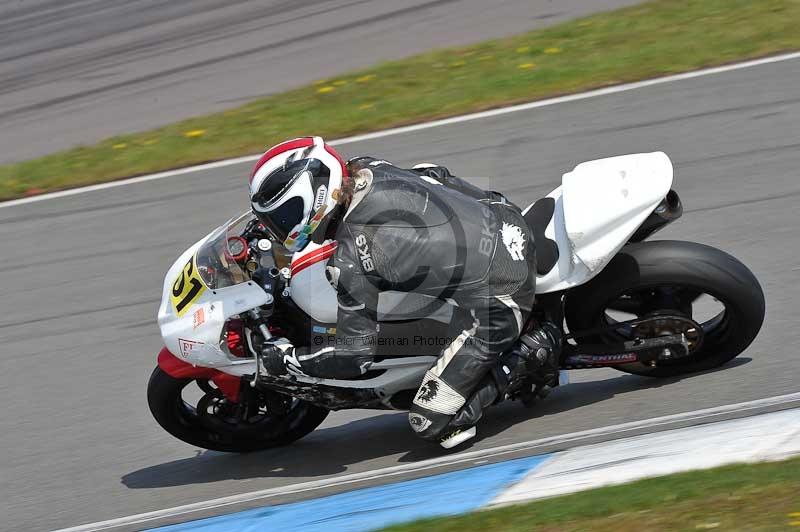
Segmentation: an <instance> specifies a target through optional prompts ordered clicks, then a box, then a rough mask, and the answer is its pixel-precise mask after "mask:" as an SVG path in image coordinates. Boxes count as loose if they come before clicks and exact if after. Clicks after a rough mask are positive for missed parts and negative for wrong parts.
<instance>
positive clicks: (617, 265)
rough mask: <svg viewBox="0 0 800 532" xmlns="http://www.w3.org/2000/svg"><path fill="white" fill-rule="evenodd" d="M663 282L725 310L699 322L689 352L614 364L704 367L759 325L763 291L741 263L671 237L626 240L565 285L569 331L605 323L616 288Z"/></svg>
mask: <svg viewBox="0 0 800 532" xmlns="http://www.w3.org/2000/svg"><path fill="white" fill-rule="evenodd" d="M662 286H680V287H685V288H686V290H687V291H694V292H695V293H696V292H700V293H706V294H709V295H711V296H713V297H714V298H716V299H718V300H719V301H720V302H721V303H722V304H723V305H724V307H725V308H724V311H723V312H722V313H720V314H719V316H717V318H716V319H715V320H711V321H709V323H708V324H707V325H706V324H703V330H704V331H705V334H704V339H703V341H702V343H701V344H700V345H699V346H698V348H697V350H696V351H694V352H691V354H690V356H688V357H686V358H683V359H679V360H675V361H671V362H669V363H666V362H664V363H659V365H658V366H657V367H650V366H645V365H643V364H640V363H635V364H628V365H624V366H616V369H619V370H621V371H625V372H628V373H633V374H636V375H644V376H648V377H673V376H677V375H683V374H687V373H694V372H698V371H704V370H709V369H712V368H716V367H719V366H721V365H723V364H725V363H726V362H728V361H730V360H732V359H733V358H735V357H737V356H738V355H739V354H740V353H742V352H743V351H744V350H745V349H746V348H747V346H749V345H750V343H751V342H752V341H753V340H754V339H755V337H756V336H757V335H758V332H759V330H760V329H761V325H762V323H763V321H764V312H765V303H764V293H763V291H762V290H761V286H760V285H759V283H758V280H757V279H756V278H755V276H754V275H753V273H752V272H751V271H750V270H749V269H747V267H746V266H745V265H744V264H742V263H741V262H739V261H738V260H737V259H736V258H734V257H732V256H731V255H728V254H727V253H725V252H723V251H720V250H718V249H715V248H712V247H710V246H705V245H703V244H697V243H694V242H680V241H670V240H662V241H652V242H641V243H637V244H629V245H627V246H625V247H624V248H622V250H621V251H620V252H619V253H618V254H617V256H615V257H614V259H612V261H611V262H610V263H609V264H608V266H606V267H605V269H604V270H603V271H602V272H600V274H599V275H598V276H597V277H595V278H594V279H592V280H591V281H589V283H587V284H585V285H583V286H580V287H578V288H576V289H574V290H571V291H569V292H568V293H567V296H566V300H565V317H566V321H567V326H568V327H569V330H570V331H580V330H587V329H592V328H595V327H599V326H602V325H605V324H607V323H609V321H608V318H607V315H606V309H607V308H609V307H608V306H609V305H612V304H613V303H612V302H614V301H615V299H616V298H619V297H620V295H621V294H624V293H626V292H629V291H636V290H641V291H646V290H648V289H651V288H652V289H653V290H658V289H659V287H662ZM616 300H617V301H618V299H616ZM712 321H713V323H712ZM579 341H580V342H582V343H611V342H613V341H619V336H616V337H614V333H611V334H609V333H606V334H603V335H595V336H591V337H585V338H582V339H580V340H579Z"/></svg>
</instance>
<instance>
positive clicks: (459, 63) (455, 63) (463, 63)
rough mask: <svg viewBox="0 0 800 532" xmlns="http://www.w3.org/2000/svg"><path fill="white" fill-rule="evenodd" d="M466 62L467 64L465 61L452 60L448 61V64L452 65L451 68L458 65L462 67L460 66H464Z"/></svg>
mask: <svg viewBox="0 0 800 532" xmlns="http://www.w3.org/2000/svg"><path fill="white" fill-rule="evenodd" d="M466 64H467V63H466V61H453V62H452V63H450V66H451V67H453V68H458V67H462V66H464V65H466Z"/></svg>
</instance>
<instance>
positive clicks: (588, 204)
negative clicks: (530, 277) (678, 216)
mask: <svg viewBox="0 0 800 532" xmlns="http://www.w3.org/2000/svg"><path fill="white" fill-rule="evenodd" d="M671 187H672V163H671V162H670V160H669V157H667V155H666V154H664V153H662V152H655V153H640V154H632V155H622V156H619V157H611V158H608V159H599V160H597V161H589V162H585V163H581V164H579V165H578V166H576V167H575V170H573V171H572V172H569V173H567V174H564V177H563V180H562V185H561V186H560V187H559V188H557V189H555V190H554V191H553V192H551V193H550V194H548V197H551V198H553V199H555V202H556V203H555V213H554V214H553V218H552V219H551V220H550V223H549V224H548V226H547V228H546V229H545V236H547V237H548V238H551V239H553V240H555V241H556V243H557V244H558V251H559V259H558V262H557V264H556V265H555V267H554V268H553V269H552V270H550V272H548V273H547V274H546V275H543V276H540V277H539V278H538V279H537V281H536V292H537V293H547V292H555V291H558V290H564V289H566V288H570V287H573V286H577V285H580V284H583V283H585V282H587V281H588V280H589V279H591V278H592V277H594V276H595V275H597V274H598V273H599V272H600V271H601V270H602V269H603V268H604V267H605V266H606V264H608V263H609V261H610V260H611V259H612V258H613V257H614V255H616V253H617V252H618V251H619V250H620V248H622V246H624V245H625V243H626V242H627V241H628V239H629V238H630V237H631V235H633V233H634V232H635V231H636V229H637V228H638V227H639V226H640V225H641V224H642V222H644V220H645V219H646V218H647V217H648V216H649V215H650V213H652V212H653V210H654V209H655V208H656V206H657V205H658V204H659V203H660V202H661V200H663V199H664V197H665V196H666V195H667V193H668V192H669V190H670V188H671ZM528 209H530V206H529V207H528ZM526 210H527V209H526Z"/></svg>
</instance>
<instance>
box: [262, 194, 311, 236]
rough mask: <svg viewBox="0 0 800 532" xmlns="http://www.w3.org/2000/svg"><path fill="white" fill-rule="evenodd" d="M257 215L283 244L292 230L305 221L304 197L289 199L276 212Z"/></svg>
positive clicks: (271, 211)
mask: <svg viewBox="0 0 800 532" xmlns="http://www.w3.org/2000/svg"><path fill="white" fill-rule="evenodd" d="M257 214H258V215H259V219H260V220H261V221H262V222H263V223H264V225H266V226H267V228H268V229H269V230H270V231H271V232H272V233H273V234H274V235H275V237H276V238H277V239H278V240H280V241H281V242H283V241H284V240H286V237H287V236H289V233H290V232H291V231H292V229H294V228H295V227H296V226H297V225H298V224H300V223H302V222H303V221H304V218H305V204H304V201H303V198H302V197H300V196H295V197H293V198H289V199H288V200H286V201H285V202H284V203H282V204H281V205H280V206H278V207H277V208H275V209H274V210H270V211H269V212H263V213H261V212H259V213H257Z"/></svg>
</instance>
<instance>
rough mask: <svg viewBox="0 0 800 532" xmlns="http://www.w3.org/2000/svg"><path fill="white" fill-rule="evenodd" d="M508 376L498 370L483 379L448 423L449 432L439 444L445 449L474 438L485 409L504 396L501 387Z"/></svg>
mask: <svg viewBox="0 0 800 532" xmlns="http://www.w3.org/2000/svg"><path fill="white" fill-rule="evenodd" d="M505 379H506V376H505V375H502V374H500V373H499V372H498V371H492V372H491V373H490V374H489V375H486V376H485V377H484V378H483V380H482V381H481V383H480V385H479V386H478V389H477V390H475V392H473V394H472V395H471V396H470V398H469V400H468V401H467V402H466V404H465V405H464V406H463V407H462V408H461V410H459V412H458V414H456V415H455V417H454V418H453V419H452V420H451V421H450V423H449V424H448V427H447V429H448V432H446V434H445V436H444V437H443V438H442V439H440V440H439V445H441V446H442V447H444V448H445V449H452V448H453V447H455V446H457V445H460V444H462V443H464V442H465V441H467V440H469V439H472V438H474V437H475V435H476V434H477V430H476V429H475V424H476V423H478V421H479V420H480V419H481V418H482V417H483V411H484V410H486V408H488V407H489V406H490V405H492V404H494V403H495V402H497V400H498V399H499V398H500V397H501V396H502V395H501V393H500V389H501V388H502V387H503V386H504V385H505V382H506V381H505Z"/></svg>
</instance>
